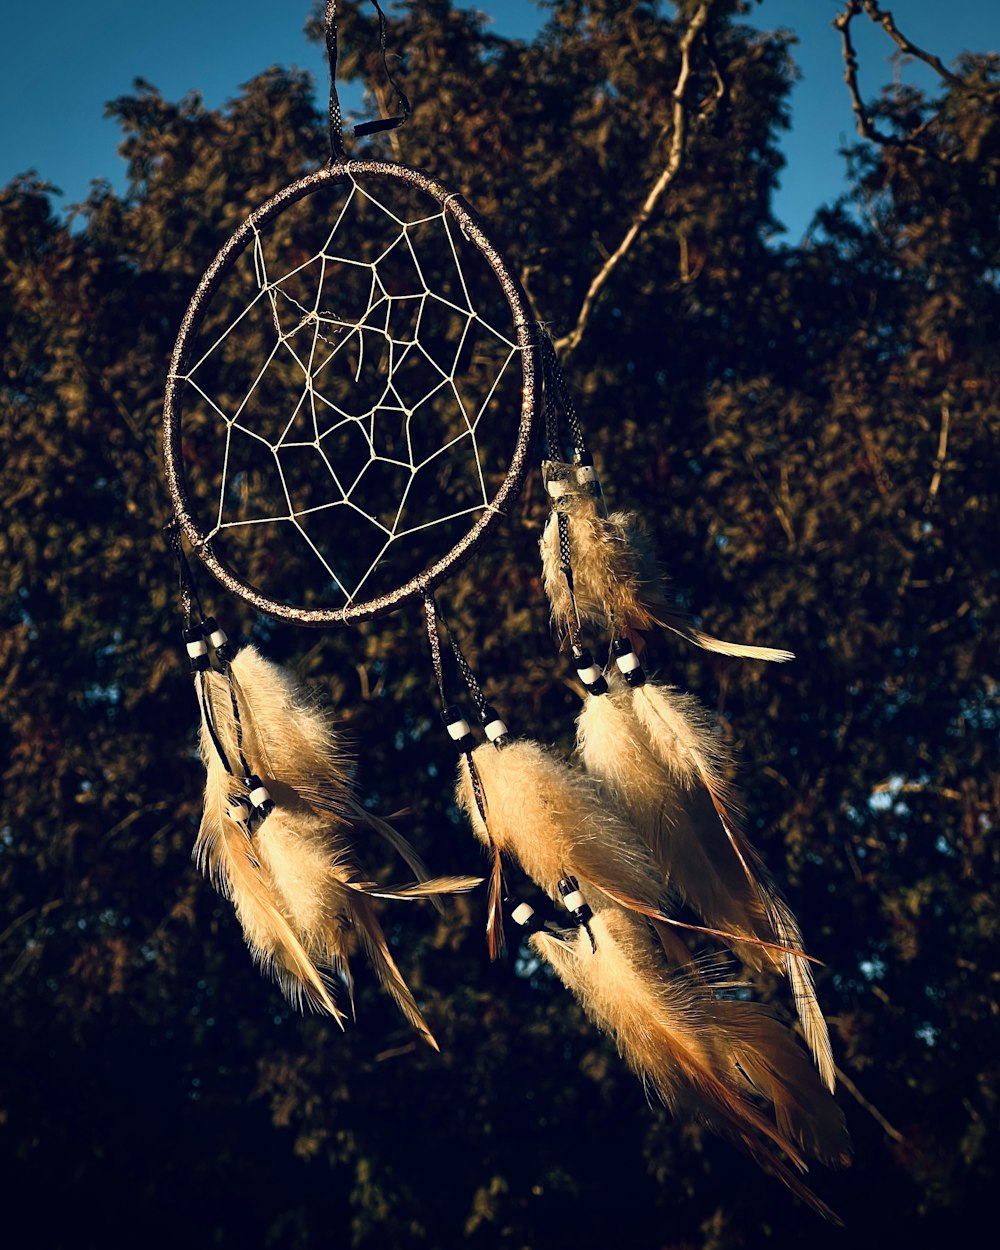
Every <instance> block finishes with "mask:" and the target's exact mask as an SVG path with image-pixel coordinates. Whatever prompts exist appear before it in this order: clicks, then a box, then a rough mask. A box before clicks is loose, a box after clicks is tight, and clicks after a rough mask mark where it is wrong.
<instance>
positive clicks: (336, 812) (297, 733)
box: [195, 647, 480, 1049]
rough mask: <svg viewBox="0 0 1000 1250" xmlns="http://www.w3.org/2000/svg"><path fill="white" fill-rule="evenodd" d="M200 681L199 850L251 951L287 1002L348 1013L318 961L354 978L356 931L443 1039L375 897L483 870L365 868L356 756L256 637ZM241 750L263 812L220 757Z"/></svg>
mask: <svg viewBox="0 0 1000 1250" xmlns="http://www.w3.org/2000/svg"><path fill="white" fill-rule="evenodd" d="M230 677H231V679H232V687H230ZM204 682H205V685H204V687H203V689H204V699H203V701H202V733H201V750H202V757H203V759H204V761H205V764H206V769H207V774H208V780H207V787H206V803H205V814H204V817H203V819H202V825H201V829H200V830H199V833H198V839H197V842H196V844H195V859H196V861H197V862H198V864H199V866H201V867H202V868H203V870H205V871H207V872H208V873H209V874H210V875H211V877H212V879H213V881H214V882H215V884H216V886H217V888H219V889H220V891H221V892H222V893H223V894H224V895H225V896H226V897H227V898H230V899H231V900H232V902H233V904H234V907H235V909H236V913H237V916H238V918H239V920H240V923H241V925H242V927H243V931H244V936H245V937H246V940H247V943H248V945H249V946H250V949H251V951H252V952H253V954H254V956H255V958H256V959H257V960H258V962H259V963H260V964H261V965H262V966H263V967H264V968H265V969H266V970H268V971H270V972H271V973H272V974H273V975H274V976H275V978H276V979H277V981H278V983H279V985H280V986H281V988H282V990H283V991H284V992H285V994H286V996H287V997H288V998H289V1000H290V1001H291V1002H293V1003H294V1004H296V1005H302V1004H303V1003H307V1004H308V1005H310V1006H312V1007H314V1008H316V1009H318V1010H320V1011H325V1012H327V1013H329V1014H330V1015H332V1016H333V1017H334V1018H335V1019H336V1020H337V1021H338V1023H340V1024H341V1025H343V1023H344V1019H345V1017H344V1013H343V1012H342V1011H340V1010H339V1008H338V1007H337V1006H336V1004H335V1002H334V1001H333V998H332V996H331V992H330V991H331V983H330V980H329V978H328V975H325V974H324V971H321V970H329V971H332V972H333V973H335V974H337V975H338V976H340V977H341V978H343V980H344V981H345V982H346V984H347V986H348V989H349V990H350V989H351V985H352V982H351V973H350V967H349V956H350V954H351V953H352V951H353V948H354V946H355V943H358V944H360V946H361V947H362V949H363V950H364V952H365V954H366V955H367V957H368V959H369V961H370V963H371V964H372V966H373V968H374V970H375V973H376V975H377V977H378V979H379V981H380V983H381V984H382V986H383V987H384V988H385V989H386V990H387V991H388V993H389V994H390V995H391V996H392V997H393V998H394V999H395V1001H396V1003H397V1004H398V1006H399V1007H400V1009H401V1011H402V1012H403V1014H404V1015H405V1016H406V1018H407V1020H408V1021H409V1022H410V1023H411V1024H412V1025H413V1027H414V1028H415V1029H416V1030H417V1031H418V1032H419V1033H420V1034H421V1036H422V1037H423V1038H424V1040H425V1041H427V1042H428V1044H429V1045H431V1046H433V1047H434V1048H435V1049H437V1046H436V1043H435V1042H434V1039H433V1037H432V1036H431V1033H430V1031H429V1029H428V1028H427V1025H426V1023H425V1021H424V1019H423V1016H422V1015H421V1013H420V1010H419V1008H418V1007H417V1004H416V1002H415V1000H414V998H413V995H412V994H411V992H410V990H409V988H408V987H407V985H406V983H405V981H404V980H403V977H402V974H401V973H400V971H399V969H398V968H397V966H396V964H395V961H394V960H393V958H392V956H391V954H390V952H389V948H388V945H387V943H386V940H385V936H384V934H383V933H382V929H381V926H380V924H379V922H378V918H377V916H376V914H375V910H374V904H373V902H372V898H373V897H381V898H419V897H429V896H433V895H435V894H438V893H443V892H456V891H463V890H468V889H471V888H472V887H473V886H475V885H477V884H479V880H480V879H479V878H476V877H447V878H437V879H434V880H425V881H423V882H419V883H415V884H409V885H404V886H399V887H389V886H387V887H383V886H379V885H377V884H375V883H373V882H369V881H366V880H364V878H363V876H362V875H361V874H360V872H359V871H358V869H357V867H356V865H355V863H354V861H353V856H352V852H351V848H350V844H349V842H348V840H347V832H348V830H349V828H350V822H351V821H352V820H354V819H358V818H359V817H360V818H363V816H364V815H366V813H364V809H363V808H362V807H361V806H360V804H358V803H357V801H356V800H355V799H354V798H353V795H352V794H351V792H350V784H351V777H350V768H349V764H348V762H347V760H346V759H345V757H344V754H343V751H342V748H341V746H340V743H339V741H338V738H337V735H336V734H335V732H334V730H333V726H332V721H331V717H330V715H329V714H328V713H327V712H326V711H325V710H323V709H321V708H320V707H318V706H316V704H315V702H314V701H313V700H312V699H311V698H310V697H309V696H308V694H307V693H306V692H305V691H304V690H303V689H302V688H301V687H300V686H298V684H297V683H296V682H295V681H294V679H293V678H291V677H290V676H289V674H287V673H286V672H284V671H283V670H282V669H281V668H279V667H278V666H276V665H274V664H271V663H269V662H268V661H267V660H265V659H263V657H262V656H260V655H259V654H258V652H256V651H255V650H254V649H253V648H252V647H244V648H243V649H242V650H240V651H239V652H238V653H237V654H236V656H235V658H234V659H233V660H232V662H231V666H230V674H229V675H228V676H227V675H223V674H219V673H215V672H207V673H205V674H204ZM234 700H235V703H236V709H237V711H234V707H233V703H234ZM209 721H210V722H211V723H209ZM220 749H221V752H222V755H220ZM241 754H242V757H243V758H244V759H245V760H246V763H247V765H248V766H249V769H250V771H251V772H252V773H253V774H254V775H255V776H256V777H257V778H259V779H260V781H261V782H263V784H264V786H265V787H266V790H267V792H268V793H269V795H270V802H271V803H272V804H273V806H272V807H271V809H270V810H269V812H268V814H266V815H265V816H264V818H263V819H262V820H260V822H259V823H256V822H254V821H253V820H252V817H251V816H250V810H251V803H250V802H249V794H248V787H247V785H246V783H245V781H244V779H243V778H241V777H238V776H235V775H233V774H231V773H230V772H229V771H227V768H226V764H224V763H223V758H222V756H224V757H225V760H226V763H228V764H229V766H230V767H233V766H235V764H236V761H238V760H239V759H240V757H241ZM388 828H390V827H389V826H386V829H388ZM380 832H383V833H384V830H382V829H380ZM392 832H393V833H395V831H392ZM398 836H399V835H395V838H396V839H398ZM391 840H393V842H394V845H395V840H394V839H391ZM408 858H410V860H411V863H412V862H413V858H414V857H413V856H410V857H408ZM418 862H419V861H418ZM421 867H422V866H421ZM422 875H424V876H426V872H425V871H424V872H423V874H422ZM352 1001H353V999H352Z"/></svg>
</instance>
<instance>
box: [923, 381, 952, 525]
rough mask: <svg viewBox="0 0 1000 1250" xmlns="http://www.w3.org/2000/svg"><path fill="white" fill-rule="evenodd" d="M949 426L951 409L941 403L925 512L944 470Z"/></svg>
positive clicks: (933, 498) (938, 487)
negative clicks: (939, 421)
mask: <svg viewBox="0 0 1000 1250" xmlns="http://www.w3.org/2000/svg"><path fill="white" fill-rule="evenodd" d="M950 426H951V409H950V408H949V407H948V405H947V403H944V404H942V405H941V431H940V433H939V434H938V445H937V455H936V456H935V457H934V476H933V477H932V478H931V483H930V486H929V487H928V488H927V499H926V500H925V502H924V511H925V512H926V511H927V510H928V509H929V508H930V507H931V505H932V504H933V503H934V500H935V499H936V498H937V493H938V491H939V490H940V489H941V474H942V473H943V472H944V462H945V459H946V458H947V455H948V431H949V428H950Z"/></svg>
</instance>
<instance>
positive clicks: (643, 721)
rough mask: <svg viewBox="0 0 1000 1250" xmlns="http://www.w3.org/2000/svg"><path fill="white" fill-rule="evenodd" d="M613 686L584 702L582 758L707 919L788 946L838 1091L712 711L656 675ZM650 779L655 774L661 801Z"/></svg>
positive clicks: (801, 968)
mask: <svg viewBox="0 0 1000 1250" xmlns="http://www.w3.org/2000/svg"><path fill="white" fill-rule="evenodd" d="M610 687H611V689H610V691H609V694H608V695H607V696H605V698H606V699H608V700H609V702H608V703H607V704H606V705H605V706H604V707H602V708H595V707H594V706H593V702H592V703H591V704H589V705H588V707H587V708H586V709H585V718H586V722H587V726H590V728H589V729H588V728H587V726H585V727H584V728H583V750H584V758H585V759H586V757H587V754H588V752H589V753H590V756H591V761H590V763H592V764H593V766H594V768H595V769H598V770H603V771H604V773H605V774H606V777H607V779H608V783H609V784H611V785H612V787H613V788H614V792H615V793H616V795H617V796H618V799H619V801H620V802H622V803H623V804H626V806H627V809H628V810H629V813H630V815H631V817H632V819H633V821H634V823H635V824H636V825H637V827H638V828H639V829H640V830H641V832H642V833H643V835H644V837H645V838H646V839H647V841H648V844H649V846H650V848H651V850H652V852H653V855H654V858H655V860H656V862H657V864H658V865H659V867H660V868H661V870H662V871H663V872H664V873H666V874H669V876H670V879H671V881H672V882H673V883H674V885H675V886H676V887H677V888H678V890H679V891H680V892H681V893H682V895H683V896H684V898H685V899H686V900H687V901H688V902H689V903H690V905H691V906H692V907H693V908H694V909H695V910H696V911H697V912H698V913H699V915H701V916H702V917H703V918H704V919H705V920H706V922H707V923H709V924H711V925H714V926H715V927H718V928H728V929H730V930H731V931H735V932H737V933H739V935H740V936H741V937H744V938H745V937H749V938H751V939H758V940H759V939H760V938H761V937H768V938H770V939H771V940H773V941H775V942H776V943H778V945H779V946H781V947H783V948H784V952H783V954H782V956H781V961H782V963H783V965H784V970H785V971H786V973H787V975H788V978H789V981H790V983H791V986H792V994H793V997H794V999H795V1005H796V1009H797V1011H798V1013H799V1017H800V1019H801V1021H802V1029H803V1032H804V1034H805V1037H806V1041H807V1043H808V1044H809V1047H810V1049H811V1050H812V1052H813V1056H814V1058H815V1061H816V1066H817V1067H818V1069H819V1071H820V1074H821V1076H822V1078H823V1081H824V1083H825V1084H826V1085H827V1087H828V1088H829V1089H831V1090H832V1089H833V1087H834V1084H835V1080H836V1076H835V1068H834V1064H833V1054H832V1051H831V1048H830V1036H829V1032H828V1030H827V1027H826V1021H825V1020H824V1019H823V1014H822V1012H821V1011H820V1008H819V1004H818V1002H817V999H816V991H815V984H814V980H813V974H812V969H811V968H810V962H811V961H810V960H808V959H807V958H806V957H805V955H804V943H803V940H802V933H801V931H800V929H799V925H798V922H797V921H796V919H795V916H794V915H793V914H792V912H791V910H790V908H789V907H788V904H787V903H786V902H785V900H784V898H783V897H782V896H781V892H780V891H779V889H778V887H777V885H776V884H775V882H774V880H773V878H772V877H771V875H770V874H769V872H768V871H767V869H766V867H765V866H764V863H763V861H762V860H761V858H760V856H759V855H758V853H757V851H756V850H755V849H754V847H753V846H752V845H751V843H750V842H749V840H748V839H747V837H746V836H745V834H744V833H743V832H742V829H741V828H740V825H739V822H738V820H737V819H736V817H735V815H734V813H733V810H732V806H731V803H730V801H729V795H728V791H727V785H726V782H725V778H724V775H723V767H724V760H723V757H722V755H721V752H720V748H719V745H718V742H717V739H716V738H715V737H714V736H713V735H712V733H711V730H710V728H709V725H708V722H707V719H706V716H705V713H704V710H703V709H702V708H701V706H700V705H699V704H698V702H697V700H696V699H694V698H693V697H692V696H690V695H685V694H682V693H681V692H679V691H677V690H673V689H671V688H669V687H664V686H660V685H657V684H655V683H653V682H646V684H645V685H644V686H641V687H639V688H638V689H636V690H634V691H630V690H628V689H627V688H625V687H624V686H623V684H622V683H621V682H620V681H618V680H616V679H615V678H614V677H612V680H611V682H610ZM610 718H615V719H617V720H618V721H619V724H620V732H621V735H622V739H623V743H624V744H626V745H625V746H624V749H623V751H622V760H623V761H624V766H625V767H626V769H627V773H628V775H627V776H623V775H622V774H621V773H620V772H619V773H618V774H617V776H616V774H615V766H614V765H613V764H611V763H610V762H609V756H610V754H611V751H610V743H609V741H608V733H609V726H608V724H607V721H608V720H609V719H610ZM612 732H613V730H612ZM588 737H589V738H590V745H589V746H588V745H587V739H588ZM598 744H600V748H601V749H600V750H599V751H598V749H597V748H598ZM600 760H603V761H604V763H601V762H600ZM588 767H590V764H588ZM640 778H641V780H640ZM651 778H655V779H656V789H658V791H659V794H660V803H659V806H657V804H656V798H655V792H654V789H653V788H652V787H651V784H650V779H651ZM626 796H632V797H626ZM739 953H740V955H741V957H743V958H745V959H746V960H747V962H749V963H750V964H751V965H752V966H757V964H758V962H759V961H758V957H757V956H756V955H755V954H754V952H753V950H752V948H747V947H746V945H742V944H741V946H740V948H739Z"/></svg>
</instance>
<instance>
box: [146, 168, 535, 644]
mask: <svg viewBox="0 0 1000 1250" xmlns="http://www.w3.org/2000/svg"><path fill="white" fill-rule="evenodd" d="M355 178H364V179H382V180H385V181H386V182H387V183H389V184H393V183H395V184H403V185H404V186H405V187H407V188H410V189H415V190H417V191H419V192H422V193H423V194H424V195H426V196H428V197H430V198H431V199H433V200H434V201H436V202H437V204H438V205H439V207H440V208H441V209H442V210H443V211H444V213H446V214H447V216H448V217H449V218H450V219H451V220H452V221H453V222H454V223H455V224H456V225H457V226H458V228H459V229H460V231H461V233H462V235H463V236H464V237H465V239H467V240H468V241H469V243H470V244H471V245H472V246H473V247H474V248H475V249H476V251H477V252H478V253H479V255H480V256H481V257H482V259H483V260H484V261H485V262H486V265H487V266H488V267H489V269H490V270H491V271H492V273H493V276H494V278H495V280H496V283H497V285H498V287H499V290H500V292H502V295H503V298H504V300H505V301H506V304H507V307H508V309H509V311H510V315H511V318H512V322H513V333H514V336H515V339H516V350H517V355H518V358H519V360H520V364H521V411H520V417H519V424H518V427H517V432H516V437H515V440H514V445H513V447H512V449H511V454H510V459H509V462H508V464H507V469H506V474H505V476H504V478H503V480H502V482H501V484H500V486H499V488H498V489H497V491H496V493H495V494H494V495H493V497H492V499H490V500H489V501H488V503H487V504H486V505H485V507H484V510H483V512H482V514H481V515H479V516H478V517H476V519H475V520H474V522H473V523H472V525H471V526H470V528H469V530H468V531H467V532H466V533H465V534H464V536H463V537H462V538H460V539H459V540H458V541H457V542H456V543H455V544H454V545H453V546H452V547H451V549H450V550H449V551H448V552H447V553H446V554H445V555H443V556H441V557H439V558H437V559H436V560H434V561H433V562H432V563H431V564H430V566H429V567H427V568H426V569H424V571H422V572H420V573H417V574H415V575H413V576H411V577H410V578H409V579H408V580H406V581H405V582H404V583H403V584H402V585H400V586H398V587H396V588H395V589H393V590H390V591H388V592H386V593H383V594H379V595H377V596H375V597H372V598H369V599H365V600H364V601H360V602H359V601H351V602H348V604H347V605H346V606H344V607H337V608H332V607H305V606H297V605H293V604H289V603H285V602H281V601H280V600H277V599H275V598H273V597H271V595H269V594H268V593H265V592H264V591H263V590H261V589H260V588H258V587H257V586H255V585H253V584H251V583H249V582H248V581H246V580H244V579H243V578H242V577H241V576H240V575H239V574H238V573H237V572H236V571H235V570H234V569H233V568H232V567H231V566H230V564H229V563H228V562H227V560H226V559H225V558H224V557H223V556H222V555H221V554H220V553H219V552H218V551H217V550H216V549H215V547H214V546H213V542H212V534H211V533H210V532H207V531H206V530H205V529H204V528H203V527H202V525H201V523H200V522H199V520H198V519H197V517H196V515H195V510H194V508H193V507H192V499H191V496H190V492H189V489H188V483H187V480H186V477H185V472H184V449H183V428H182V426H183V410H184V391H185V387H186V384H187V381H188V374H189V371H190V369H191V367H192V358H193V356H194V353H195V345H196V342H197V336H198V332H199V330H200V328H201V326H202V324H203V322H204V320H205V316H206V313H207V310H208V307H209V305H210V303H211V301H212V298H213V296H214V295H215V294H216V292H217V291H218V290H219V288H220V286H221V285H222V283H223V281H224V280H225V278H226V277H227V275H228V274H230V272H231V271H232V270H233V267H234V266H235V265H236V263H237V262H238V261H239V260H240V258H241V257H242V256H243V255H244V253H245V252H246V250H247V248H248V247H249V246H250V245H251V243H252V242H253V241H254V239H255V238H257V237H258V233H259V232H260V231H261V230H263V229H264V228H265V227H267V226H268V225H269V224H270V223H272V222H274V221H275V220H276V219H277V218H278V217H279V216H280V215H281V214H282V213H283V212H285V211H286V210H287V209H289V208H290V207H291V206H293V205H295V204H297V203H298V202H300V201H303V200H305V199H307V198H308V197H309V196H311V195H313V194H315V193H316V192H319V191H322V190H324V189H330V188H336V187H338V186H340V185H343V184H345V183H348V182H353V181H354V180H355ZM540 342H541V340H540V331H539V328H538V326H537V325H536V323H535V322H534V321H533V319H532V316H531V312H530V308H529V306H528V301H527V298H526V296H525V294H524V291H523V289H522V288H521V285H520V283H519V282H518V281H517V279H516V278H515V277H514V276H513V275H512V273H511V272H510V270H509V268H508V266H507V264H506V262H505V261H504V259H503V257H502V256H501V254H500V252H499V251H498V250H497V248H496V247H495V246H494V245H493V243H492V242H491V241H490V240H489V238H488V237H487V235H486V234H485V232H484V231H483V228H482V226H481V224H480V223H479V221H478V219H477V217H476V216H475V214H474V213H473V211H472V210H471V208H470V207H469V205H468V204H466V202H465V201H464V200H463V198H462V197H461V196H460V195H457V194H455V193H453V192H450V191H448V190H447V189H446V188H444V187H443V186H441V184H440V183H437V182H435V181H434V180H433V179H431V178H429V177H427V176H426V175H425V174H423V173H421V172H419V171H418V170H414V169H411V168H409V167H408V166H405V165H398V164H392V163H388V162H381V161H362V160H349V161H340V162H336V163H332V164H330V165H328V166H325V167H324V168H323V169H320V170H318V171H316V172H315V173H312V174H309V175H307V176H306V177H304V178H301V179H299V180H298V181H297V182H294V183H292V184H290V185H289V186H287V187H285V188H283V189H282V190H281V191H279V192H278V193H277V194H276V195H274V196H272V197H271V198H270V199H269V200H267V201H266V202H265V203H264V204H262V205H261V206H260V207H259V208H258V209H256V210H255V211H254V212H253V213H252V214H251V215H250V216H249V217H248V218H247V219H246V220H245V221H244V222H243V224H242V225H241V226H240V227H239V228H238V229H237V230H236V231H235V233H234V234H233V235H232V236H231V237H230V238H229V239H228V240H227V241H226V243H225V244H224V245H223V247H222V248H221V250H220V251H219V253H218V255H217V256H216V257H215V259H214V260H213V261H212V263H211V265H209V267H208V269H207V270H206V271H205V273H204V275H203V277H202V279H201V281H200V282H199V284H198V287H197V289H196V291H195V294H194V296H193V298H192V300H191V303H190V304H189V306H188V308H187V311H186V312H185V314H184V318H183V320H182V322H181V327H180V332H179V334H178V337H177V342H176V344H175V347H174V351H173V355H172V357H171V362H170V369H169V374H168V378H167V385H166V393H165V398H164V410H163V446H164V459H165V466H166V477H167V485H168V488H169V490H170V495H171V499H172V500H173V504H174V508H175V511H176V514H177V519H178V521H179V523H180V526H181V529H182V530H183V533H184V534H185V536H186V538H187V539H188V541H189V542H190V544H191V546H192V548H193V549H194V550H195V551H196V552H197V553H198V555H199V557H200V558H201V560H202V561H203V562H204V563H205V565H206V566H207V567H208V568H209V570H210V571H211V572H212V574H213V575H214V576H215V577H216V578H217V579H218V581H219V582H220V583H221V584H222V585H223V586H224V587H225V588H226V589H227V590H229V591H231V592H232V593H233V594H235V595H237V596H238V597H240V598H242V599H244V600H245V601H246V602H248V603H249V604H251V605H252V606H253V607H254V608H255V609H257V610H258V611H260V612H263V613H266V614H267V615H269V616H272V617H275V618H277V619H279V620H285V621H290V622H293V623H296V624H300V625H307V626H315V627H323V626H327V625H332V624H341V623H348V622H355V621H362V620H368V619H371V618H373V617H376V616H380V615H383V614H384V613H386V612H389V611H391V610H393V609H395V608H396V607H398V606H400V605H401V604H403V603H405V602H407V601H409V600H415V599H418V598H423V597H424V596H425V595H426V594H427V593H428V592H429V591H431V590H433V588H434V587H435V586H436V585H437V584H438V583H440V582H441V581H442V580H443V579H444V578H445V577H446V576H447V575H448V574H449V573H450V572H452V571H453V570H454V569H456V568H457V567H459V566H460V565H461V564H462V563H463V562H464V561H465V560H467V559H468V558H469V557H470V556H471V555H472V553H473V552H474V551H475V550H476V548H477V547H478V546H479V545H480V543H481V542H482V541H483V539H484V538H486V537H487V535H488V534H489V533H490V531H491V530H492V529H493V528H494V526H495V525H497V524H498V523H499V522H500V521H501V520H502V519H503V515H504V512H505V509H506V507H507V505H508V504H509V503H511V502H512V501H513V499H514V498H515V497H516V495H517V492H518V491H519V489H520V486H521V482H522V480H523V477H524V472H525V469H526V467H527V457H528V451H529V448H530V445H531V442H532V439H533V436H534V432H535V429H536V426H537V424H538V420H539V414H540V411H541V406H542V404H541V376H540Z"/></svg>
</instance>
